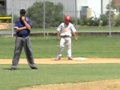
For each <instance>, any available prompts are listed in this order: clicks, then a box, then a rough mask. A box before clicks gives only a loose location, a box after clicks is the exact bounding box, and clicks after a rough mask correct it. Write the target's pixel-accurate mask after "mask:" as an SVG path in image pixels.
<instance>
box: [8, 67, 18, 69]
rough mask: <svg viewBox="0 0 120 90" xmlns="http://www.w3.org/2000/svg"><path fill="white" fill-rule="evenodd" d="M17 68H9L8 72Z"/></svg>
mask: <svg viewBox="0 0 120 90" xmlns="http://www.w3.org/2000/svg"><path fill="white" fill-rule="evenodd" d="M16 69H17V68H13V67H11V68H10V69H9V70H16Z"/></svg>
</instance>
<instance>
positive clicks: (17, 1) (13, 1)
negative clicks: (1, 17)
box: [6, 0, 76, 16]
mask: <svg viewBox="0 0 120 90" xmlns="http://www.w3.org/2000/svg"><path fill="white" fill-rule="evenodd" d="M44 1H50V2H54V3H55V4H57V3H62V4H63V6H64V14H65V15H71V16H75V9H76V7H75V0H71V1H70V0H6V10H7V11H6V12H7V14H11V12H12V10H13V11H14V14H17V15H18V14H19V12H18V10H20V9H21V8H25V9H27V8H28V7H30V6H32V5H33V3H35V2H44ZM68 2H69V4H68Z"/></svg>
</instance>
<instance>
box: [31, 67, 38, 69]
mask: <svg viewBox="0 0 120 90" xmlns="http://www.w3.org/2000/svg"><path fill="white" fill-rule="evenodd" d="M30 68H31V69H38V68H37V67H30Z"/></svg>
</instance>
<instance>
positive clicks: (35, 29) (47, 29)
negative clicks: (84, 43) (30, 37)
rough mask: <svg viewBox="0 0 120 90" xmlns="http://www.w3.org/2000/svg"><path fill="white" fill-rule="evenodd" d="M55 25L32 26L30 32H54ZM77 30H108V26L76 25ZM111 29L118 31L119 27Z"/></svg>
mask: <svg viewBox="0 0 120 90" xmlns="http://www.w3.org/2000/svg"><path fill="white" fill-rule="evenodd" d="M56 28H57V27H51V28H45V29H43V28H33V29H32V33H36V32H56ZM76 29H77V31H78V32H109V31H110V30H109V27H108V26H104V27H98V26H77V27H76ZM111 31H116V32H117V31H118V32H119V31H120V27H112V28H111Z"/></svg>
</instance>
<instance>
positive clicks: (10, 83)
mask: <svg viewBox="0 0 120 90" xmlns="http://www.w3.org/2000/svg"><path fill="white" fill-rule="evenodd" d="M8 68H9V65H0V80H1V82H0V89H1V90H18V88H21V87H25V86H31V85H43V84H54V83H77V82H88V81H96V80H110V79H120V70H119V68H120V64H81V65H80V64H75V65H62V64H59V65H38V68H39V69H38V70H31V69H29V67H28V65H19V68H18V70H16V71H10V70H8Z"/></svg>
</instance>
